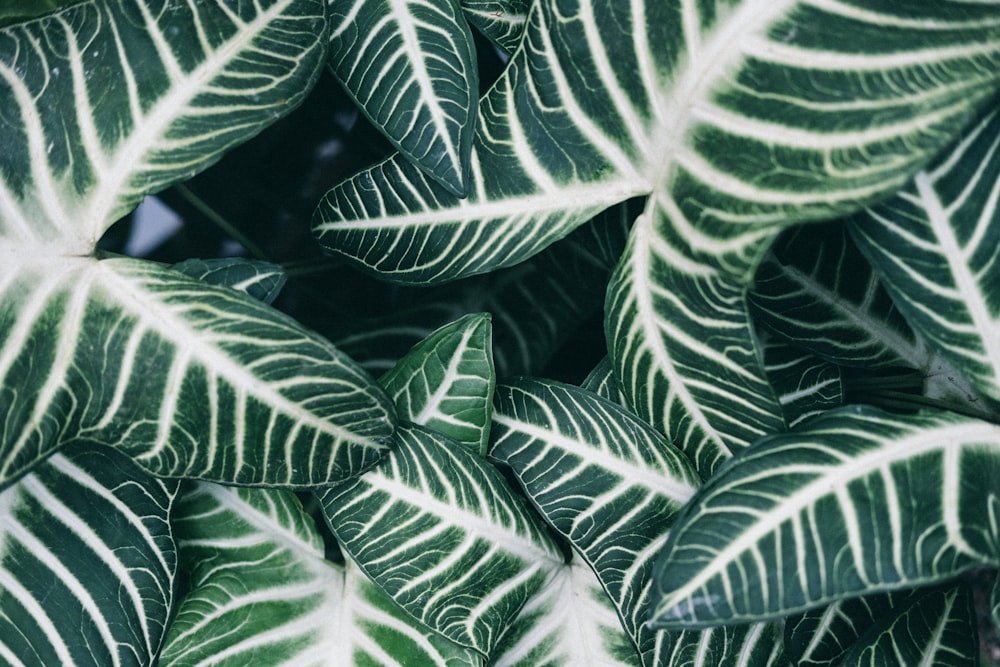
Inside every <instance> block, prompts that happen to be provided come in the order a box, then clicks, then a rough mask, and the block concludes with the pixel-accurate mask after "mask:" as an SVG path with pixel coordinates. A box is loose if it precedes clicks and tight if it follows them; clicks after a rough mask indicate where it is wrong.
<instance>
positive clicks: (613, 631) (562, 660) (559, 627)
mask: <svg viewBox="0 0 1000 667" xmlns="http://www.w3.org/2000/svg"><path fill="white" fill-rule="evenodd" d="M489 664H490V666H491V667H514V666H518V667H538V666H541V665H546V666H549V665H551V666H553V667H554V666H556V665H562V666H565V667H588V666H589V665H593V666H595V667H597V666H598V665H600V666H601V667H605V666H607V667H611V666H613V665H620V666H623V667H638V665H640V664H641V663H640V660H639V654H638V653H636V650H635V646H634V645H633V644H632V642H631V641H630V640H629V638H628V635H627V634H626V633H625V629H624V628H623V627H622V624H621V621H620V620H619V619H618V614H617V612H616V611H615V607H614V605H612V604H611V599H610V598H609V597H608V595H607V593H605V592H604V589H603V588H601V583H600V581H598V579H597V577H596V576H595V575H594V571H593V570H591V569H590V568H589V567H588V566H587V565H586V564H585V563H583V562H582V561H580V560H579V559H574V560H572V561H571V562H569V563H567V564H565V565H563V566H561V567H559V568H558V569H557V570H556V571H555V572H554V574H553V576H552V578H551V579H550V580H549V581H548V582H547V583H546V584H545V586H544V587H543V588H542V589H541V590H540V591H539V592H538V593H536V594H535V596H534V597H533V598H531V600H530V601H529V602H528V604H526V605H525V606H524V608H523V609H522V610H521V614H520V615H519V616H518V617H517V619H516V620H515V621H514V624H513V626H512V627H511V629H510V630H509V631H508V632H507V634H505V635H504V636H503V639H502V640H501V641H500V645H499V646H498V647H497V649H496V651H495V652H494V653H493V655H492V656H490V662H489Z"/></svg>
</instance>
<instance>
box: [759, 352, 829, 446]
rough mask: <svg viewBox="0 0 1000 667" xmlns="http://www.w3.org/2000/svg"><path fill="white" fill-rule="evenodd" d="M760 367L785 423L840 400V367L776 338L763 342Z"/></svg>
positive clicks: (819, 410) (824, 408) (791, 424)
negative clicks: (762, 358)
mask: <svg viewBox="0 0 1000 667" xmlns="http://www.w3.org/2000/svg"><path fill="white" fill-rule="evenodd" d="M764 369H765V371H766V372H767V377H768V380H770V382H771V384H772V386H774V388H775V392H777V394H778V403H780V404H781V409H782V412H783V413H784V415H785V420H786V421H787V422H788V426H789V427H794V426H796V425H797V424H799V423H800V422H802V421H804V420H806V419H808V418H809V417H812V416H813V415H817V414H821V413H822V412H824V411H825V410H829V409H830V408H834V407H837V406H839V405H843V404H844V379H843V374H842V373H841V369H840V368H839V367H838V366H835V365H833V364H831V363H829V362H827V361H824V360H822V359H820V358H819V357H816V356H814V355H812V354H810V353H808V352H803V351H801V350H799V349H797V348H795V347H792V346H791V345H788V344H785V343H783V342H780V341H770V342H768V343H767V344H766V345H764Z"/></svg>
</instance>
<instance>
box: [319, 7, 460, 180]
mask: <svg viewBox="0 0 1000 667" xmlns="http://www.w3.org/2000/svg"><path fill="white" fill-rule="evenodd" d="M331 23H332V26H333V29H332V31H331V35H330V55H329V60H328V62H329V64H330V69H331V70H333V73H334V74H335V75H336V76H337V79H338V80H340V82H341V83H342V84H343V85H344V88H345V89H346V90H347V92H348V94H350V95H351V97H352V98H354V99H355V101H357V103H358V105H359V106H360V107H361V110H362V111H363V112H364V114H365V115H366V116H367V117H368V118H369V119H370V120H371V121H372V122H373V123H374V124H375V125H376V126H377V127H378V128H380V129H381V130H382V132H383V133H384V134H385V136H386V137H387V138H388V139H389V141H390V142H392V144H393V145H394V146H396V148H398V149H399V150H400V151H402V153H403V154H404V155H406V157H407V159H409V160H411V161H412V162H414V163H415V164H416V165H417V166H418V167H419V168H420V169H421V170H423V172H424V173H426V174H427V175H428V176H430V177H431V178H432V179H434V181H435V182H436V183H438V184H440V185H441V187H443V188H445V189H446V190H447V191H449V192H452V193H454V194H455V195H457V196H463V195H464V194H465V192H466V187H467V183H468V176H467V174H468V170H469V151H470V150H471V149H472V133H473V129H474V122H473V120H474V119H475V117H476V109H477V103H478V99H477V95H478V92H479V70H478V69H477V64H476V52H475V44H474V43H473V41H472V34H471V33H470V32H469V26H468V24H467V23H466V22H465V18H464V17H463V16H462V12H461V8H460V7H459V4H458V2H457V0H437V1H435V2H429V1H428V0H404V1H401V2H400V1H393V0H353V1H352V2H349V3H348V2H344V3H333V4H331Z"/></svg>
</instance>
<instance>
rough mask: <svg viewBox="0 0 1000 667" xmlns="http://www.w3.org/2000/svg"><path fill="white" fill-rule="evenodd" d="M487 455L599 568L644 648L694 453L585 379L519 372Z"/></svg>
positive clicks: (692, 478)
mask: <svg viewBox="0 0 1000 667" xmlns="http://www.w3.org/2000/svg"><path fill="white" fill-rule="evenodd" d="M493 421H494V426H493V436H492V439H493V444H492V446H491V448H490V458H491V459H495V460H496V461H498V462H500V463H502V464H504V465H505V466H507V467H509V468H510V469H511V471H512V472H513V474H514V476H515V477H516V478H517V480H518V482H519V483H520V484H521V485H522V486H523V487H524V490H525V492H526V493H527V495H528V497H529V498H530V499H531V502H532V503H533V504H534V505H535V506H536V507H537V508H538V510H539V511H540V512H541V513H542V515H543V516H544V517H545V519H546V520H547V521H548V522H549V523H550V524H551V525H552V527H553V528H555V529H556V531H558V532H559V534H561V535H563V536H564V537H565V538H567V539H568V540H569V542H570V544H572V545H573V547H574V549H576V551H577V552H579V553H580V555H581V556H582V557H583V560H584V561H585V562H586V563H587V564H588V565H590V566H591V567H592V568H593V569H594V571H595V572H596V573H597V576H598V578H599V579H600V582H601V585H602V586H603V587H604V589H605V590H606V591H607V592H608V595H610V597H611V600H612V601H613V602H614V604H615V606H616V608H617V609H618V611H619V613H620V614H621V616H622V619H623V624H624V626H625V629H626V630H627V631H628V633H629V635H630V636H631V637H632V638H633V641H635V642H636V645H637V647H638V649H639V651H640V652H642V653H647V652H648V651H650V650H652V649H651V645H652V643H653V641H654V638H653V637H652V634H651V633H648V632H644V627H643V626H644V623H645V620H646V619H645V616H646V608H647V603H648V598H649V593H650V587H651V585H652V579H651V570H652V567H653V560H654V559H655V558H656V556H657V554H658V553H659V551H660V548H661V546H662V543H663V539H664V538H665V536H666V534H667V531H668V530H669V529H670V525H671V523H672V522H673V518H674V517H675V516H676V514H677V513H678V512H679V511H680V509H681V507H682V506H683V505H684V503H685V502H686V501H687V500H688V499H689V498H690V497H691V496H692V495H693V494H694V492H695V489H696V488H697V487H698V485H699V484H700V483H701V480H700V479H699V477H698V475H697V473H696V472H695V471H694V469H693V467H692V466H691V463H690V462H689V461H688V460H687V459H686V458H684V456H683V455H682V454H681V453H680V452H679V451H677V450H676V449H675V448H673V447H672V446H671V445H670V444H669V443H667V442H666V441H665V440H664V439H663V437H662V436H661V435H660V434H659V433H657V432H656V431H654V430H653V429H651V428H650V427H649V426H648V425H646V424H644V423H642V422H641V421H640V420H638V419H636V418H635V417H633V416H632V415H630V414H628V413H627V412H625V411H624V410H623V409H621V408H620V407H618V406H617V405H614V404H613V403H610V402H608V401H605V400H603V399H601V398H599V397H597V396H596V395H594V394H591V393H589V392H587V391H584V390H583V389H579V388H577V387H572V386H570V385H563V384H560V383H556V382H551V381H541V380H530V379H521V380H518V381H517V382H515V383H513V384H510V385H506V384H505V385H501V386H500V387H498V388H497V391H496V393H495V406H494V416H493Z"/></svg>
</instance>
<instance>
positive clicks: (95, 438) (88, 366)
mask: <svg viewBox="0 0 1000 667" xmlns="http://www.w3.org/2000/svg"><path fill="white" fill-rule="evenodd" d="M0 300H2V303H4V304H6V307H5V308H4V309H3V310H2V311H0V323H3V326H2V327H0V378H2V387H3V390H2V391H3V393H2V395H3V396H4V403H5V405H6V410H7V414H6V415H5V420H4V426H3V439H2V441H0V446H2V449H0V452H2V454H3V456H2V459H0V480H5V481H9V480H10V479H12V478H13V477H15V476H17V475H18V474H19V473H21V472H23V471H24V470H27V469H28V468H30V467H31V466H32V465H34V464H35V463H36V462H37V461H38V460H40V459H42V458H44V457H45V456H47V455H48V454H49V453H51V452H52V451H53V450H54V449H55V448H57V447H58V446H61V445H62V444H65V443H67V442H73V441H85V442H95V443H100V444H106V445H110V446H114V447H116V448H118V449H120V450H121V451H123V452H125V453H127V454H129V455H130V456H132V457H134V458H135V459H136V461H137V462H138V463H140V464H141V465H142V466H143V467H145V468H146V469H147V470H149V471H151V472H154V473H155V474H158V475H166V476H188V477H198V478H201V479H212V480H218V481H225V482H229V483H238V484H271V485H285V486H303V485H305V486H312V485H318V484H324V483H328V482H330V481H335V480H339V479H343V478H345V477H347V476H350V475H354V474H357V473H359V472H361V471H362V470H364V469H366V468H368V467H370V466H372V465H373V464H374V463H375V462H376V461H377V460H378V458H379V456H380V455H381V453H382V452H383V451H384V449H385V448H386V447H387V446H388V444H389V440H390V438H391V435H392V431H393V428H394V423H395V411H394V410H393V408H392V405H391V403H390V402H389V399H388V398H387V397H386V396H385V395H384V393H382V392H381V390H380V389H379V388H378V386H377V385H375V383H374V381H373V380H371V378H369V377H368V376H367V375H366V374H365V373H364V372H362V371H361V370H360V369H358V368H356V367H355V365H354V364H353V363H352V362H351V361H350V360H349V359H347V358H346V357H344V356H343V355H342V354H341V353H340V352H338V351H337V350H336V349H335V348H334V347H333V346H332V345H330V344H329V343H328V342H326V341H325V340H323V339H322V338H320V337H319V336H317V335H316V334H312V333H310V332H308V331H306V330H304V329H302V327H301V326H299V325H298V324H296V323H295V322H294V321H292V320H291V319H290V318H288V317H285V316H283V315H281V314H279V313H277V312H276V311H274V310H272V309H270V308H268V307H266V306H264V305H263V304H260V303H259V302H257V301H256V300H254V299H252V298H250V297H248V296H246V295H244V294H241V293H239V292H237V291H235V290H231V289H228V288H222V287H212V286H209V285H205V284H203V283H201V282H198V281H195V280H193V279H191V278H187V277H185V276H183V275H182V274H180V273H177V272H175V271H171V270H169V269H163V268H159V267H157V266H155V265H153V264H151V263H148V262H142V261H139V260H129V259H108V260H93V259H77V260H75V261H74V260H66V259H64V260H57V261H51V262H46V263H36V264H34V265H32V266H24V267H22V268H21V269H20V270H19V271H17V272H15V273H14V274H13V275H8V276H6V280H0ZM14 304H17V307H14ZM293 462H294V463H293Z"/></svg>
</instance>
